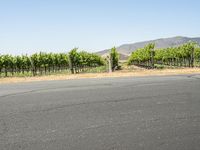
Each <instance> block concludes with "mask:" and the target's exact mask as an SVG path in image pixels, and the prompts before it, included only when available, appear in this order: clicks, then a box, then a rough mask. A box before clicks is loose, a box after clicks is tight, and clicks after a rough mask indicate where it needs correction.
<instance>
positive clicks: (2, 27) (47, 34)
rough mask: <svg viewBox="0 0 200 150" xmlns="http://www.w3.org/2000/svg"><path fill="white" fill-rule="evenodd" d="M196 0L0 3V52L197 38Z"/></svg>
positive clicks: (199, 10)
mask: <svg viewBox="0 0 200 150" xmlns="http://www.w3.org/2000/svg"><path fill="white" fill-rule="evenodd" d="M199 6H200V1H199V0H98V1H97V0H0V54H5V53H9V54H15V55H18V54H32V53H35V52H39V51H44V52H68V51H70V50H71V49H73V48H75V47H78V48H79V49H80V50H85V51H89V52H96V51H99V50H104V49H108V48H111V47H113V46H119V45H121V44H126V43H134V42H139V41H146V40H153V39H157V38H165V37H174V36H188V37H200V17H199V16H200V8H199Z"/></svg>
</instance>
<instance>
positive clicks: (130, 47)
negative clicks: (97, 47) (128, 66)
mask: <svg viewBox="0 0 200 150" xmlns="http://www.w3.org/2000/svg"><path fill="white" fill-rule="evenodd" d="M189 41H194V42H197V43H199V44H200V37H199V38H189V37H181V36H177V37H172V38H162V39H157V40H151V41H144V42H137V43H133V44H124V45H121V46H119V47H117V51H118V52H119V53H120V54H121V55H123V59H126V58H127V57H128V56H129V55H130V54H131V53H132V52H133V51H135V50H137V49H138V48H142V47H144V46H145V45H147V44H149V43H155V45H156V48H167V47H174V46H179V45H182V44H184V43H187V42H189ZM108 51H109V50H103V51H99V52H97V54H99V55H106V54H107V53H108Z"/></svg>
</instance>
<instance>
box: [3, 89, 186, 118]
mask: <svg viewBox="0 0 200 150" xmlns="http://www.w3.org/2000/svg"><path fill="white" fill-rule="evenodd" d="M183 94H186V95H187V93H181V92H180V93H175V94H163V95H156V96H138V97H131V98H126V99H124V98H123V99H115V100H104V101H89V102H82V103H74V104H67V105H60V106H55V107H52V108H47V109H42V110H32V111H22V112H17V113H16V114H23V113H34V112H48V111H53V110H57V109H62V108H67V107H76V106H81V105H90V104H102V103H120V102H128V101H133V100H137V99H147V98H148V99H151V98H157V97H167V96H173V95H176V96H177V95H183ZM10 115H14V113H10V114H7V115H3V116H0V117H5V116H10Z"/></svg>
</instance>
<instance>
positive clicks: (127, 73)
mask: <svg viewBox="0 0 200 150" xmlns="http://www.w3.org/2000/svg"><path fill="white" fill-rule="evenodd" d="M179 74H200V68H181V69H163V70H146V69H139V68H134V69H133V70H121V71H116V72H113V73H86V74H76V75H63V74H62V75H49V76H38V77H9V78H0V84H2V83H17V82H33V81H45V80H69V79H82V78H109V77H136V76H157V75H159V76H160V75H179Z"/></svg>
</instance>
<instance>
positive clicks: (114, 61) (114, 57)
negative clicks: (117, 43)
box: [110, 47, 119, 71]
mask: <svg viewBox="0 0 200 150" xmlns="http://www.w3.org/2000/svg"><path fill="white" fill-rule="evenodd" d="M110 60H111V65H112V70H113V71H114V70H115V69H116V68H118V67H119V54H118V52H117V50H116V48H115V47H113V48H112V49H111V50H110Z"/></svg>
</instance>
